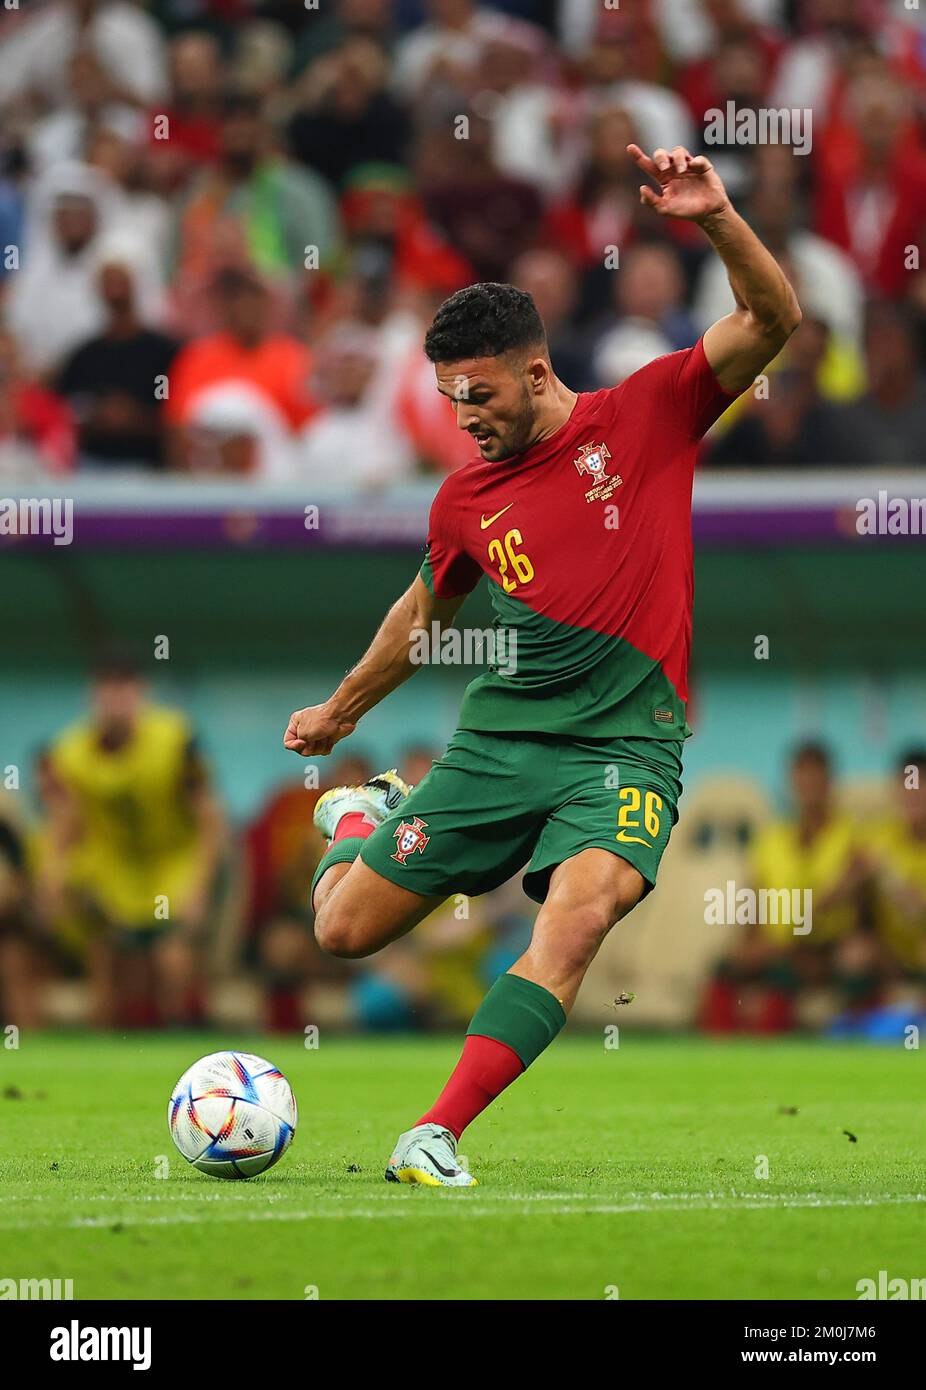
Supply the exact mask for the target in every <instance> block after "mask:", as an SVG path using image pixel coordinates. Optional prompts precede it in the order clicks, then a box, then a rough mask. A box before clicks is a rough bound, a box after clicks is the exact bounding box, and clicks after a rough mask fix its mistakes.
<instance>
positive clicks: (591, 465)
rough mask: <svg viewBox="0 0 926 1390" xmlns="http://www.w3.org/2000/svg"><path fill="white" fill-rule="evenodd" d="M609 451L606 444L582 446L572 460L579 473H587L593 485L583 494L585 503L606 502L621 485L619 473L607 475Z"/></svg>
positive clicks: (621, 479)
mask: <svg viewBox="0 0 926 1390" xmlns="http://www.w3.org/2000/svg"><path fill="white" fill-rule="evenodd" d="M610 459H611V450H610V449H609V448H608V446H607V444H583V445H582V448H581V449H580V450H579V452H578V454H577V456H576V457H575V458H574V459H573V460H572V461H573V463H574V464H575V466H576V468H577V469H578V471H579V473H580V474H581V473H588V474H589V475H590V477H591V479H592V481H593V483H594V487H591V488H589V490H588V492H587V493H586V494H585V500H586V502H606V501H607V500H608V498H609V497H610V496H611V494H612V493H613V492H616V491H617V489H618V488H619V487H620V486H621V484H622V483H623V481H624V480H623V478H622V477H621V476H620V474H619V473H614V474H609V473H608V463H609V462H610Z"/></svg>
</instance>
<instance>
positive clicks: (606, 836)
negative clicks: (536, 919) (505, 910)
mask: <svg viewBox="0 0 926 1390" xmlns="http://www.w3.org/2000/svg"><path fill="white" fill-rule="evenodd" d="M680 777H681V757H680V753H679V751H678V749H677V747H676V746H674V745H670V746H663V745H660V744H655V741H652V740H645V739H616V740H612V741H610V742H609V743H604V742H602V743H601V744H598V743H579V744H576V745H575V746H574V748H572V749H570V750H569V753H568V756H566V757H564V758H563V759H562V760H561V778H562V787H561V788H560V799H559V803H558V805H557V807H556V810H555V811H553V812H552V813H551V814H550V815H549V816H548V817H547V820H546V822H545V824H544V828H543V832H542V834H541V836H540V839H539V841H538V843H537V848H536V850H535V851H534V855H533V858H532V859H531V862H530V865H529V867H528V871H527V874H526V875H525V879H524V888H525V891H526V892H527V894H528V895H529V896H530V897H532V898H534V899H535V900H536V901H537V902H543V901H544V900H545V898H546V896H547V894H548V892H549V890H550V887H551V883H552V878H553V875H554V873H555V872H556V869H557V867H558V866H559V865H565V864H566V863H567V861H569V860H572V859H574V858H576V857H577V856H579V855H581V854H583V852H584V851H586V850H590V849H596V850H601V851H603V852H604V853H605V854H606V855H608V856H610V857H611V858H612V859H615V860H617V861H620V862H623V863H626V864H628V865H630V866H631V867H632V868H633V869H634V870H636V871H637V873H638V874H639V875H640V877H641V878H642V880H643V888H642V891H641V893H640V895H639V896H640V897H645V896H646V894H647V893H649V892H650V890H651V889H652V888H653V887H654V885H655V883H656V876H657V874H658V871H659V864H660V861H661V859H662V856H663V854H664V852H665V849H666V846H667V844H668V842H669V836H670V834H671V833H672V827H673V826H674V824H675V822H676V820H677V819H678V798H679V796H680V795H681V780H680ZM596 862H600V863H601V864H602V866H606V864H607V861H606V860H598V859H596ZM602 871H603V872H606V868H605V867H603V870H602ZM612 877H613V878H614V879H615V882H617V881H620V882H622V883H623V882H625V881H626V873H625V871H624V870H623V869H622V868H621V867H620V863H618V865H617V867H615V868H614V870H613V874H612ZM615 920H616V919H615Z"/></svg>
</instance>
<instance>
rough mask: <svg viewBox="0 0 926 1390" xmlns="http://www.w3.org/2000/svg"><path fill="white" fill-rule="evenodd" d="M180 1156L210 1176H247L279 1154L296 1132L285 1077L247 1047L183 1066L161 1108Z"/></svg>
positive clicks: (274, 1160)
mask: <svg viewBox="0 0 926 1390" xmlns="http://www.w3.org/2000/svg"><path fill="white" fill-rule="evenodd" d="M167 1123H168V1125H169V1127H170V1133H171V1138H172V1139H173V1141H174V1143H175V1144H176V1145H177V1148H178V1149H179V1150H180V1152H181V1153H182V1154H183V1157H184V1158H185V1159H186V1160H187V1161H188V1162H189V1163H192V1165H193V1167H194V1168H198V1169H199V1170H200V1172H202V1173H209V1174H210V1175H211V1176H212V1177H214V1178H253V1177H256V1176H257V1174H258V1173H265V1172H266V1171H267V1169H268V1168H272V1167H273V1165H274V1164H275V1163H277V1162H278V1161H279V1160H280V1159H281V1158H282V1157H283V1155H284V1154H285V1152H286V1150H287V1149H288V1148H289V1146H290V1144H291V1143H292V1138H293V1135H294V1133H295V1132H296V1098H295V1096H294V1095H293V1092H292V1088H291V1087H290V1084H289V1082H288V1081H287V1080H286V1077H285V1076H284V1075H283V1073H282V1072H281V1071H279V1070H278V1068H277V1067H275V1066H273V1064H272V1063H271V1062H268V1061H265V1059H264V1058H263V1057H256V1056H255V1055H254V1053H253V1052H212V1053H210V1055H209V1056H208V1057H201V1058H200V1059H199V1061H198V1062H194V1063H193V1065H192V1066H191V1067H190V1068H189V1070H188V1071H185V1072H184V1073H183V1075H182V1076H181V1078H180V1080H179V1081H178V1082H177V1084H176V1086H175V1087H174V1090H173V1094H172V1095H171V1098H170V1104H169V1106H168V1108H167Z"/></svg>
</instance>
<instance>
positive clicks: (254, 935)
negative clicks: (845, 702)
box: [0, 655, 926, 1034]
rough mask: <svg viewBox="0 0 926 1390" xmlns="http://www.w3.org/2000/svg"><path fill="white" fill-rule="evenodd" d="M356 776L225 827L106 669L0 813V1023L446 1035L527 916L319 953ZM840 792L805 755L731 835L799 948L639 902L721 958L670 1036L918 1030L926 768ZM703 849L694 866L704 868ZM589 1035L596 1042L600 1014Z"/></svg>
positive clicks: (697, 982)
mask: <svg viewBox="0 0 926 1390" xmlns="http://www.w3.org/2000/svg"><path fill="white" fill-rule="evenodd" d="M441 751H442V750H434V749H429V748H423V747H408V748H406V749H404V750H403V751H402V753H401V756H400V757H399V758H398V759H397V761H398V763H399V770H400V772H401V773H402V775H403V776H404V777H406V778H407V779H408V780H409V781H410V782H412V783H415V782H418V781H420V780H421V778H422V777H424V776H425V775H426V774H427V772H428V770H429V768H430V766H431V763H432V761H433V759H434V758H435V757H437V756H440V753H441ZM375 770H376V769H374V768H373V767H372V765H371V764H370V763H369V762H368V761H367V760H366V759H365V758H364V757H363V756H362V755H361V754H359V753H357V752H351V753H349V754H344V755H342V756H340V757H338V758H336V759H335V760H334V761H333V762H332V763H331V765H330V766H329V764H328V760H325V761H324V762H323V764H322V765H321V766H317V765H315V764H307V765H306V769H305V775H304V777H302V778H299V777H297V778H295V779H293V780H288V781H285V782H283V783H282V784H281V785H280V786H279V787H278V788H277V789H276V790H275V791H274V792H273V793H272V795H270V796H269V797H268V799H267V800H266V802H265V804H264V805H263V806H261V807H260V808H259V809H258V811H257V813H256V814H255V815H254V817H253V819H252V820H251V821H249V822H248V823H245V824H237V825H236V824H233V823H232V820H231V818H230V817H229V816H228V814H227V811H226V810H225V808H224V807H223V805H222V799H221V796H220V794H219V792H218V790H217V789H216V786H215V784H214V781H213V778H212V777H211V775H210V771H209V768H208V766H207V764H206V761H205V760H204V758H203V755H202V753H201V751H200V749H199V747H198V746H197V742H196V738H195V732H194V730H193V729H192V727H191V726H190V723H189V721H188V719H187V718H186V717H185V716H184V715H183V714H182V713H181V712H180V711H178V710H176V709H172V708H168V707H165V706H162V705H159V704H157V703H154V702H152V700H151V698H150V697H149V695H148V694H147V692H146V689H145V685H144V682H143V680H142V678H141V677H140V675H139V673H138V671H137V670H136V669H135V667H134V666H133V665H132V663H131V662H130V661H126V659H125V658H124V657H120V656H118V655H115V656H110V657H109V658H108V659H107V660H106V661H104V662H103V663H102V664H101V665H100V666H99V668H98V669H97V671H96V673H95V676H94V678H93V681H92V683H91V687H90V695H89V704H88V709H87V711H86V714H85V716H84V717H83V718H82V719H81V720H79V721H78V722H77V723H76V724H75V725H73V726H72V727H70V728H67V729H65V730H64V731H63V732H61V733H59V734H58V735H57V737H56V738H55V739H54V740H53V741H51V742H50V743H49V744H48V745H47V746H45V747H44V748H41V749H40V750H38V752H37V754H36V757H35V760H34V765H33V767H32V768H31V769H24V770H23V776H22V782H21V785H20V787H19V789H18V790H7V791H6V792H2V793H0V1024H4V1023H16V1024H17V1025H19V1026H20V1027H35V1026H39V1025H41V1024H42V1023H48V1022H57V1023H60V1022H67V1021H71V1022H75V1023H77V1022H79V1023H86V1022H92V1023H94V1024H95V1025H97V1026H99V1027H118V1028H127V1027H155V1026H185V1027H190V1026H196V1025H198V1024H205V1023H212V1024H214V1025H220V1024H222V1023H226V1022H228V1023H231V1022H235V1023H241V1022H242V1021H246V1022H248V1023H251V1024H253V1023H255V1022H261V1023H262V1024H263V1025H264V1026H266V1027H269V1028H272V1029H277V1030H281V1031H289V1032H292V1031H295V1032H301V1031H303V1030H304V1029H305V1028H306V1027H307V1026H308V1025H311V1024H315V1025H324V1026H325V1027H343V1028H348V1029H372V1030H389V1029H396V1030H412V1029H421V1028H429V1027H431V1028H439V1027H442V1026H451V1025H453V1026H457V1025H460V1024H464V1023H465V1022H466V1021H467V1020H468V1019H469V1018H470V1016H471V1015H472V1013H473V1011H474V1009H475V1008H476V1006H477V1005H478V1003H479V1001H480V999H481V998H482V996H483V995H484V994H485V992H486V990H487V988H488V987H489V985H490V984H491V983H492V981H493V980H494V979H495V978H496V977H497V976H498V975H499V974H500V973H501V972H502V971H504V970H506V969H507V968H508V967H509V966H510V965H511V964H513V962H514V961H515V960H516V959H517V958H518V956H519V955H520V954H521V953H522V952H523V950H524V949H525V947H526V945H527V943H528V941H529V939H530V932H531V926H532V922H533V917H534V915H535V913H536V911H537V909H536V906H535V905H533V904H531V903H530V902H529V901H528V900H527V899H526V897H525V896H524V894H523V892H522V890H521V887H520V882H519V878H515V879H513V880H511V881H510V882H509V883H507V884H505V885H503V886H502V887H501V888H500V889H498V890H497V891H495V892H493V893H489V894H486V895H484V896H483V897H480V898H474V899H469V898H467V897H464V896H462V895H455V896H452V897H451V898H449V899H448V900H447V901H446V902H445V903H444V904H443V905H442V906H441V907H440V908H438V909H437V910H436V911H435V912H434V913H433V914H432V915H431V917H429V918H428V919H427V920H426V921H425V922H423V923H422V924H421V925H420V926H419V927H418V928H417V929H416V930H415V931H414V932H412V933H410V934H409V935H408V936H406V937H403V938H402V939H400V940H399V941H396V942H394V943H393V944H392V945H390V946H388V947H387V948H386V949H385V950H383V951H381V952H379V953H378V954H377V955H375V956H372V957H370V958H369V959H366V960H359V961H343V960H337V959H334V958H332V957H328V956H324V955H322V953H321V952H320V951H319V950H318V948H317V946H316V944H315V941H314V937H313V932H312V925H313V919H312V911H311V906H310V903H309V901H308V885H309V884H310V882H311V879H312V875H313V872H314V870H315V868H316V866H317V864H318V861H319V859H320V857H321V854H322V853H323V850H324V847H325V846H324V842H323V840H322V839H321V837H320V835H319V834H318V832H317V831H316V830H315V829H314V827H313V825H312V812H313V810H314V806H315V802H316V800H317V798H318V797H319V796H320V795H321V794H322V792H323V791H325V790H326V789H327V788H328V787H330V786H333V785H338V784H341V783H344V782H348V783H355V782H359V781H363V780H365V779H366V778H367V777H369V776H371V775H372V774H373V773H374V772H375ZM8 771H9V770H8ZM839 790H840V789H839V787H838V783H837V779H836V777H835V775H834V770H833V767H832V764H831V758H830V754H829V752H828V751H827V749H826V748H825V747H823V746H821V745H818V744H805V745H803V746H801V747H800V748H798V749H797V750H796V752H795V753H794V755H793V758H792V763H791V769H790V805H789V806H788V807H787V808H786V810H785V812H784V814H782V815H781V816H779V817H774V818H770V817H768V816H764V817H762V818H761V819H760V820H756V821H754V822H753V823H752V824H749V823H747V822H746V821H745V820H744V822H743V826H742V836H741V838H742V840H743V846H742V847H743V849H744V850H745V851H746V858H745V860H744V861H743V862H744V863H748V865H749V869H748V876H747V877H748V881H747V882H746V883H739V884H737V885H733V886H734V887H735V888H736V889H737V890H740V889H742V888H744V887H745V888H747V889H749V890H751V891H752V892H754V893H756V894H757V896H758V895H761V893H762V891H763V890H764V891H765V892H766V893H768V892H771V893H773V894H775V895H776V900H778V901H779V902H780V898H781V895H782V894H784V896H785V897H786V898H787V899H788V901H789V902H790V903H794V902H796V901H797V900H798V899H800V900H801V903H802V910H801V911H800V914H799V916H800V923H801V926H802V927H804V926H807V925H809V926H810V930H809V931H804V930H801V931H798V932H795V931H794V929H793V927H794V923H795V921H796V920H797V917H798V914H797V912H796V911H795V912H794V914H793V915H792V914H791V911H790V910H782V909H781V908H780V906H779V908H778V910H777V911H776V912H774V913H771V914H769V913H765V914H762V913H759V914H756V913H753V914H752V917H751V920H750V914H749V913H748V912H747V913H746V914H745V916H744V917H743V918H742V919H740V918H737V920H735V921H734V920H727V921H726V922H725V923H724V925H723V926H722V928H721V929H720V930H718V926H717V924H716V923H715V922H714V921H712V920H710V919H709V917H708V915H707V914H706V913H705V916H704V920H703V923H702V924H700V925H699V926H697V927H692V925H690V924H689V925H688V926H684V925H681V924H680V923H681V920H682V919H681V917H680V909H681V908H682V906H683V904H681V903H679V902H675V901H674V900H673V898H672V892H671V889H670V887H669V880H668V876H666V882H665V883H664V884H663V885H662V892H661V895H660V890H659V889H657V893H656V894H655V895H654V896H655V898H656V899H657V900H658V904H657V910H658V912H659V914H660V916H661V918H662V920H663V922H665V921H666V919H667V914H668V921H669V922H670V923H673V924H675V925H674V928H673V929H674V931H675V933H676V938H675V946H674V947H673V944H672V943H673V937H672V934H671V933H670V934H669V936H668V938H667V950H668V953H669V956H670V957H671V956H672V954H673V950H674V951H676V952H678V951H680V950H681V948H682V947H683V946H684V944H685V943H684V942H683V941H679V940H678V939H677V937H678V935H680V934H682V935H683V934H685V933H687V932H690V931H692V930H695V931H700V932H703V933H704V937H703V939H704V941H705V942H707V941H710V942H712V943H716V945H712V948H711V949H712V952H713V954H712V958H711V959H710V961H707V960H705V964H704V965H703V966H702V968H701V970H700V972H699V974H698V976H697V977H696V978H693V979H692V982H691V985H690V988H689V995H690V997H688V999H687V1001H686V1003H685V1007H684V1012H683V1013H682V1014H681V1015H679V1016H678V1017H677V1018H676V1021H677V1022H687V1023H688V1024H689V1025H693V1024H696V1023H697V1024H699V1025H700V1026H701V1027H703V1028H704V1029H706V1030H708V1031H712V1032H751V1033H781V1032H787V1031H790V1030H792V1029H804V1030H807V1029H816V1030H818V1029H821V1028H829V1029H831V1030H834V1031H836V1032H842V1033H849V1034H854V1033H858V1032H871V1031H875V1032H876V1031H877V1029H878V1027H880V1026H882V1024H883V1023H884V1021H885V1020H888V1023H889V1022H890V1020H891V1019H892V1018H893V1020H894V1025H893V1026H894V1031H895V1033H896V1019H897V1014H896V1013H895V1012H894V1011H896V1010H897V1009H900V1010H901V1017H902V1018H903V1019H904V1020H909V1019H910V1018H911V1017H924V1016H926V750H923V749H911V750H907V751H905V752H904V753H903V755H902V756H901V757H900V758H899V759H898V760H897V764H896V767H895V768H893V769H891V770H890V772H889V774H888V778H887V784H886V786H885V787H883V788H881V799H879V798H878V796H876V795H874V794H868V793H866V796H865V799H864V801H863V803H862V804H861V805H860V806H859V807H858V808H857V809H856V810H853V812H852V813H849V812H847V810H846V809H845V806H844V804H843V803H842V802H841V801H840V798H839V795H838V793H839ZM885 792H886V795H884V793H885ZM26 808H28V809H26ZM682 815H683V821H684V817H685V812H684V808H683V813H682ZM707 829H708V830H709V827H707ZM680 833H681V832H679V834H680ZM703 839H704V836H703V835H701V834H699V835H698V836H696V837H695V840H694V842H693V843H692V844H691V846H690V847H689V849H688V851H687V852H688V854H689V856H695V857H697V856H698V855H699V854H704V853H709V852H710V846H709V845H708V844H707V843H706V842H705V843H701V840H703ZM674 851H676V852H682V851H680V850H679V846H678V845H675V846H673V845H670V850H669V854H670V855H671V854H672V853H673V852H674ZM667 858H668V856H667ZM716 886H717V889H718V891H720V893H721V894H723V893H724V892H725V891H726V890H727V889H728V887H729V886H730V885H727V884H725V883H722V882H721V883H718V884H717V885H716ZM808 904H809V906H810V912H809V913H808V911H807V907H808ZM625 930H627V929H625V928H621V927H618V928H617V929H616V930H615V932H614V933H613V934H612V937H613V943H612V941H609V942H608V943H606V945H605V947H604V948H603V953H602V954H604V953H606V952H607V951H608V949H609V946H610V945H611V944H619V941H618V938H619V937H620V936H621V935H623V932H624V931H625ZM629 930H632V928H630V929H629ZM641 987H642V985H641ZM598 994H602V988H601V987H598ZM596 997H597V995H596ZM602 997H603V996H602ZM592 1020H594V1021H597V1022H598V1023H599V1025H600V1009H599V1008H597V1007H595V1008H593V1009H592V1011H591V1014H589V1015H587V1016H586V1019H585V1021H586V1022H589V1021H592Z"/></svg>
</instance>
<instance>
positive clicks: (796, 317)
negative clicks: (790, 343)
mask: <svg viewBox="0 0 926 1390" xmlns="http://www.w3.org/2000/svg"><path fill="white" fill-rule="evenodd" d="M788 289H789V290H790V294H789V296H788V302H787V304H786V306H785V308H784V310H783V312H782V315H781V329H782V332H783V333H784V335H785V339H786V340H787V339H788V338H790V337H791V334H792V333H794V332H795V331H796V330H797V329H798V328H800V326H801V324H802V323H803V320H804V311H803V310H802V308H801V306H800V304H799V303H798V298H797V295H796V294H795V293H794V291H793V290H792V289H791V287H790V285H789V286H788Z"/></svg>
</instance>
